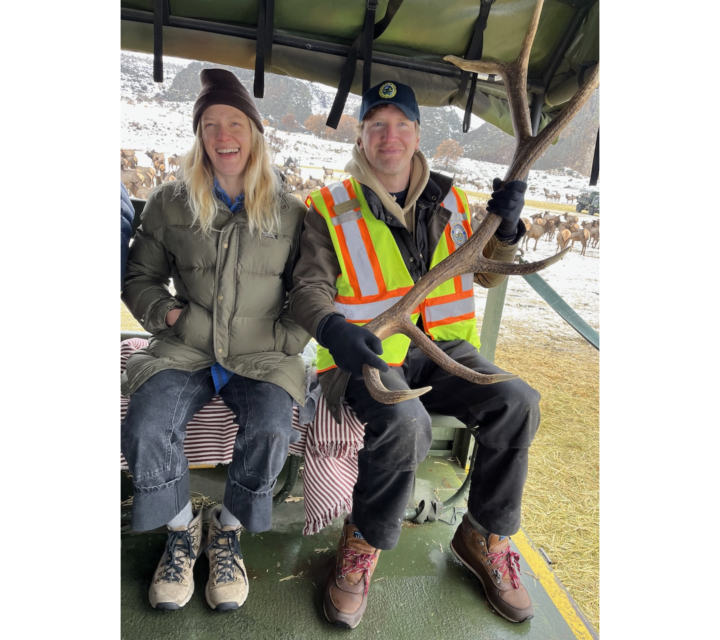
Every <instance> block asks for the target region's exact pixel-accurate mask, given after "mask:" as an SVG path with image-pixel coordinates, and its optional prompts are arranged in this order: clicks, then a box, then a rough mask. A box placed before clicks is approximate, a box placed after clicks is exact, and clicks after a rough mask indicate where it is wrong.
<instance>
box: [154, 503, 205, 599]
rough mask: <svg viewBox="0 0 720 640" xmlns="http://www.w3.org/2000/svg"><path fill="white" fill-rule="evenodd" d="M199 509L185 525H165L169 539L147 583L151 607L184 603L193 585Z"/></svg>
mask: <svg viewBox="0 0 720 640" xmlns="http://www.w3.org/2000/svg"><path fill="white" fill-rule="evenodd" d="M201 538H202V509H199V510H198V512H197V514H195V516H194V517H193V519H192V521H191V522H190V524H189V525H188V526H187V527H178V528H177V529H171V528H170V527H168V540H167V544H166V545H165V551H164V552H163V555H162V558H160V564H158V567H157V569H156V570H155V575H154V576H153V580H152V584H151V585H150V604H151V605H152V607H153V608H154V609H161V610H164V611H175V610H177V609H180V608H181V607H183V606H185V605H186V604H187V603H188V601H189V600H190V597H191V596H192V594H193V590H194V589H195V582H194V580H193V566H195V560H196V558H197V556H198V553H199V552H200V540H201Z"/></svg>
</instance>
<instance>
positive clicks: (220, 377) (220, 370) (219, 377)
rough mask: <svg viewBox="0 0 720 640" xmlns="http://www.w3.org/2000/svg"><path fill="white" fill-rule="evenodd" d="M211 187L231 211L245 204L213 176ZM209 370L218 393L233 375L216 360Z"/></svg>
mask: <svg viewBox="0 0 720 640" xmlns="http://www.w3.org/2000/svg"><path fill="white" fill-rule="evenodd" d="M213 187H214V194H215V197H216V198H217V199H218V200H222V201H223V202H224V203H225V204H226V205H227V206H228V209H230V212H231V213H237V212H238V211H240V209H242V208H243V207H244V206H245V194H244V193H241V194H240V195H239V196H238V197H237V198H235V201H234V202H233V201H232V200H230V196H229V195H228V194H227V192H226V191H225V189H223V188H222V187H221V186H220V183H219V182H218V179H217V178H215V184H214V185H213ZM210 371H211V373H212V378H213V384H214V385H215V393H220V389H222V388H223V387H224V386H225V385H226V384H227V383H228V380H230V378H232V376H233V375H234V374H233V372H232V371H228V370H227V369H225V368H224V367H223V366H221V365H220V364H218V363H217V362H216V363H215V364H214V365H213V366H212V367H211V368H210Z"/></svg>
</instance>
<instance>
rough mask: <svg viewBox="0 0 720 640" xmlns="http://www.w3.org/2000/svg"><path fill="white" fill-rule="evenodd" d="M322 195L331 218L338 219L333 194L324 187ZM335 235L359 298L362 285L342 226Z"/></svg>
mask: <svg viewBox="0 0 720 640" xmlns="http://www.w3.org/2000/svg"><path fill="white" fill-rule="evenodd" d="M320 194H321V195H322V197H323V200H324V201H325V207H326V208H327V210H328V211H329V212H330V217H331V218H337V214H336V213H335V200H334V199H333V197H332V193H330V189H328V188H327V187H323V188H322V189H320ZM335 233H337V237H338V240H339V244H340V251H341V252H342V257H343V261H344V262H345V268H346V269H347V278H348V282H349V284H350V286H351V287H352V290H353V291H354V292H355V295H356V296H359V295H360V283H359V282H358V279H357V273H355V266H354V265H353V262H352V260H351V259H350V254H349V253H348V249H347V241H346V240H345V234H344V233H343V230H342V225H338V227H337V229H336V230H335Z"/></svg>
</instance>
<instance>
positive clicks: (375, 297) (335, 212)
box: [307, 178, 480, 371]
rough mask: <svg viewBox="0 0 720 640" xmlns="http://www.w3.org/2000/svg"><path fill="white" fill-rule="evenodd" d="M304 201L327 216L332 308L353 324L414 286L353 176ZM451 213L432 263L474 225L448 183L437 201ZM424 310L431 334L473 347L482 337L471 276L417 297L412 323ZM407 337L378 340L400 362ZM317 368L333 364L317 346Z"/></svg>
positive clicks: (375, 313)
mask: <svg viewBox="0 0 720 640" xmlns="http://www.w3.org/2000/svg"><path fill="white" fill-rule="evenodd" d="M307 204H308V205H310V204H312V205H313V206H314V208H315V209H316V210H317V211H318V213H320V215H322V216H323V217H324V218H325V221H326V222H327V223H328V227H329V230H330V236H331V238H332V241H333V246H334V248H335V252H336V254H337V257H338V261H339V263H340V269H341V273H340V275H339V276H338V279H337V281H336V288H337V291H338V292H337V295H336V296H335V301H334V304H335V308H336V309H337V311H338V312H339V313H342V314H343V315H344V316H345V317H346V319H347V320H348V321H350V322H353V323H355V324H360V325H362V324H365V323H367V322H369V321H370V320H372V319H373V318H375V317H377V316H378V315H380V314H381V313H382V312H383V311H386V310H387V309H389V308H390V307H391V306H392V305H394V304H395V303H396V302H398V301H399V300H400V299H401V298H402V296H403V295H405V293H407V291H409V290H410V289H411V288H412V286H413V284H414V283H413V281H412V277H411V276H410V273H409V272H408V270H407V267H406V266H405V262H404V260H403V258H402V255H401V254H400V251H399V249H398V248H397V244H396V243H395V240H394V238H393V236H392V233H391V232H390V230H389V229H388V228H387V226H386V225H385V223H384V222H381V221H379V220H378V219H377V218H376V217H375V216H374V215H373V214H372V211H371V210H370V208H369V206H368V204H367V202H366V201H365V198H364V196H363V194H362V189H361V187H360V185H359V183H357V182H356V181H355V180H354V179H352V178H350V179H348V180H345V181H343V182H339V183H335V184H332V185H330V186H328V187H324V188H323V189H321V190H320V191H316V192H313V193H312V194H310V196H309V197H308V199H307ZM441 206H443V207H445V208H446V209H448V210H449V211H450V212H451V216H450V219H449V220H448V224H447V226H446V228H445V230H444V232H443V235H442V237H441V238H440V241H439V243H438V247H437V248H436V250H435V252H434V254H433V258H432V261H431V264H430V268H432V267H433V266H435V265H436V264H437V263H439V262H441V261H442V260H444V259H445V258H446V257H447V256H448V255H450V254H451V253H452V252H453V251H455V249H456V248H457V247H458V246H460V245H462V244H463V243H464V242H465V241H466V240H467V239H468V238H469V236H470V235H472V229H471V227H470V222H469V219H468V214H467V212H468V211H469V207H468V204H467V199H466V197H465V194H464V193H462V192H461V191H460V190H459V189H455V187H453V188H452V190H451V191H450V192H449V193H448V196H447V198H446V201H445V202H443V203H442V204H441ZM418 312H421V313H422V314H423V326H424V328H425V331H426V332H427V333H428V334H429V335H430V336H431V337H432V338H433V339H435V340H455V339H463V340H467V341H468V342H470V343H471V344H473V345H475V346H476V347H477V348H479V347H480V342H479V339H478V336H477V328H476V321H475V300H474V295H473V274H463V275H461V276H457V277H455V278H452V279H451V280H449V281H447V282H445V283H442V284H441V285H440V286H438V287H437V288H436V289H434V290H433V291H432V292H431V293H430V294H429V295H428V296H427V298H426V299H425V300H424V301H422V302H421V303H420V305H419V308H418V309H416V310H415V312H414V313H413V315H412V319H413V322H417V317H418ZM409 344H410V340H409V338H407V337H406V336H404V335H402V334H396V335H394V336H391V337H390V338H387V339H386V340H383V354H382V356H381V357H382V358H383V360H385V361H386V362H388V363H389V364H396V365H399V364H402V362H403V360H404V359H405V355H406V353H407V349H408V346H409ZM317 364H318V371H324V370H326V369H329V368H332V367H334V366H335V363H334V361H333V360H332V357H331V356H330V354H329V352H328V351H327V349H325V348H324V347H321V346H319V347H318V363H317Z"/></svg>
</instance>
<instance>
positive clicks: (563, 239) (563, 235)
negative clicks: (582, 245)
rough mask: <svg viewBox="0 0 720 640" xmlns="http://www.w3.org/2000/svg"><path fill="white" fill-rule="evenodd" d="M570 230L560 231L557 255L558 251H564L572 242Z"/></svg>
mask: <svg viewBox="0 0 720 640" xmlns="http://www.w3.org/2000/svg"><path fill="white" fill-rule="evenodd" d="M570 234H571V231H570V229H558V234H557V249H555V253H557V252H558V251H564V250H565V247H567V245H568V242H570Z"/></svg>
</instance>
